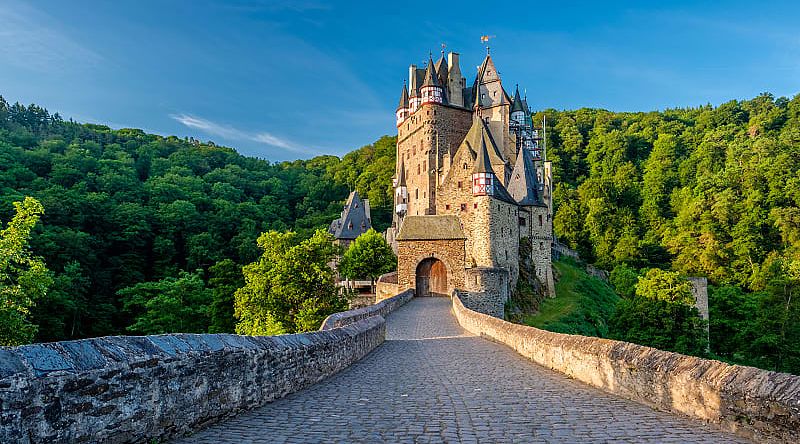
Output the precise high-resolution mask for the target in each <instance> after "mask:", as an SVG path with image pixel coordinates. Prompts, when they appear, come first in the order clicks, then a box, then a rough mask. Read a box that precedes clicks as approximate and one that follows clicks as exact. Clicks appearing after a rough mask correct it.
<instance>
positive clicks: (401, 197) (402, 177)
mask: <svg viewBox="0 0 800 444" xmlns="http://www.w3.org/2000/svg"><path fill="white" fill-rule="evenodd" d="M394 202H395V207H394V211H395V213H397V215H398V216H400V217H401V218H402V217H403V216H405V215H406V212H408V188H407V187H406V167H405V164H404V163H403V159H400V170H399V171H398V172H397V185H396V186H395V188H394Z"/></svg>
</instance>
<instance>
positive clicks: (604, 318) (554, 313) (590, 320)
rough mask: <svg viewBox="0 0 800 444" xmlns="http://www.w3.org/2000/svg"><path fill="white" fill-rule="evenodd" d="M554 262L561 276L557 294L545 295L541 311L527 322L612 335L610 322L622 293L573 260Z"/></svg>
mask: <svg viewBox="0 0 800 444" xmlns="http://www.w3.org/2000/svg"><path fill="white" fill-rule="evenodd" d="M553 265H554V266H555V269H556V273H557V274H558V276H559V277H558V282H557V283H556V297H555V298H545V299H544V300H543V301H542V303H541V305H540V306H539V313H537V314H535V315H533V316H528V317H527V318H526V319H525V321H524V323H525V324H527V325H531V326H534V327H537V328H542V329H545V330H550V331H555V332H558V333H569V334H580V335H586V336H597V337H600V338H604V337H608V333H609V330H608V323H609V320H610V319H611V317H612V316H613V314H614V311H615V308H616V304H617V301H618V300H619V296H617V295H616V294H615V293H614V291H613V290H612V289H611V287H609V286H608V284H606V283H605V282H603V281H602V280H600V279H598V278H596V277H593V276H589V275H588V274H587V273H586V271H584V270H583V268H582V267H581V266H580V265H578V264H577V263H576V262H575V261H573V260H571V259H562V260H560V261H557V262H554V263H553Z"/></svg>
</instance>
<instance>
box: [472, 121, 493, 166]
mask: <svg viewBox="0 0 800 444" xmlns="http://www.w3.org/2000/svg"><path fill="white" fill-rule="evenodd" d="M481 133H483V128H481ZM481 136H484V134H481ZM472 172H473V173H492V174H494V170H493V169H492V161H491V160H490V159H489V151H488V150H487V149H486V137H481V143H480V145H479V147H478V154H477V155H476V158H475V167H474V168H472Z"/></svg>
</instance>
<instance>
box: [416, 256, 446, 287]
mask: <svg viewBox="0 0 800 444" xmlns="http://www.w3.org/2000/svg"><path fill="white" fill-rule="evenodd" d="M416 288H417V296H447V267H445V265H444V262H442V261H440V260H439V259H436V258H435V257H429V258H425V259H423V260H422V261H421V262H420V263H419V265H417V272H416Z"/></svg>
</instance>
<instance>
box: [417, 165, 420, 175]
mask: <svg viewBox="0 0 800 444" xmlns="http://www.w3.org/2000/svg"><path fill="white" fill-rule="evenodd" d="M419 173H420V169H419V164H417V174H419Z"/></svg>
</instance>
